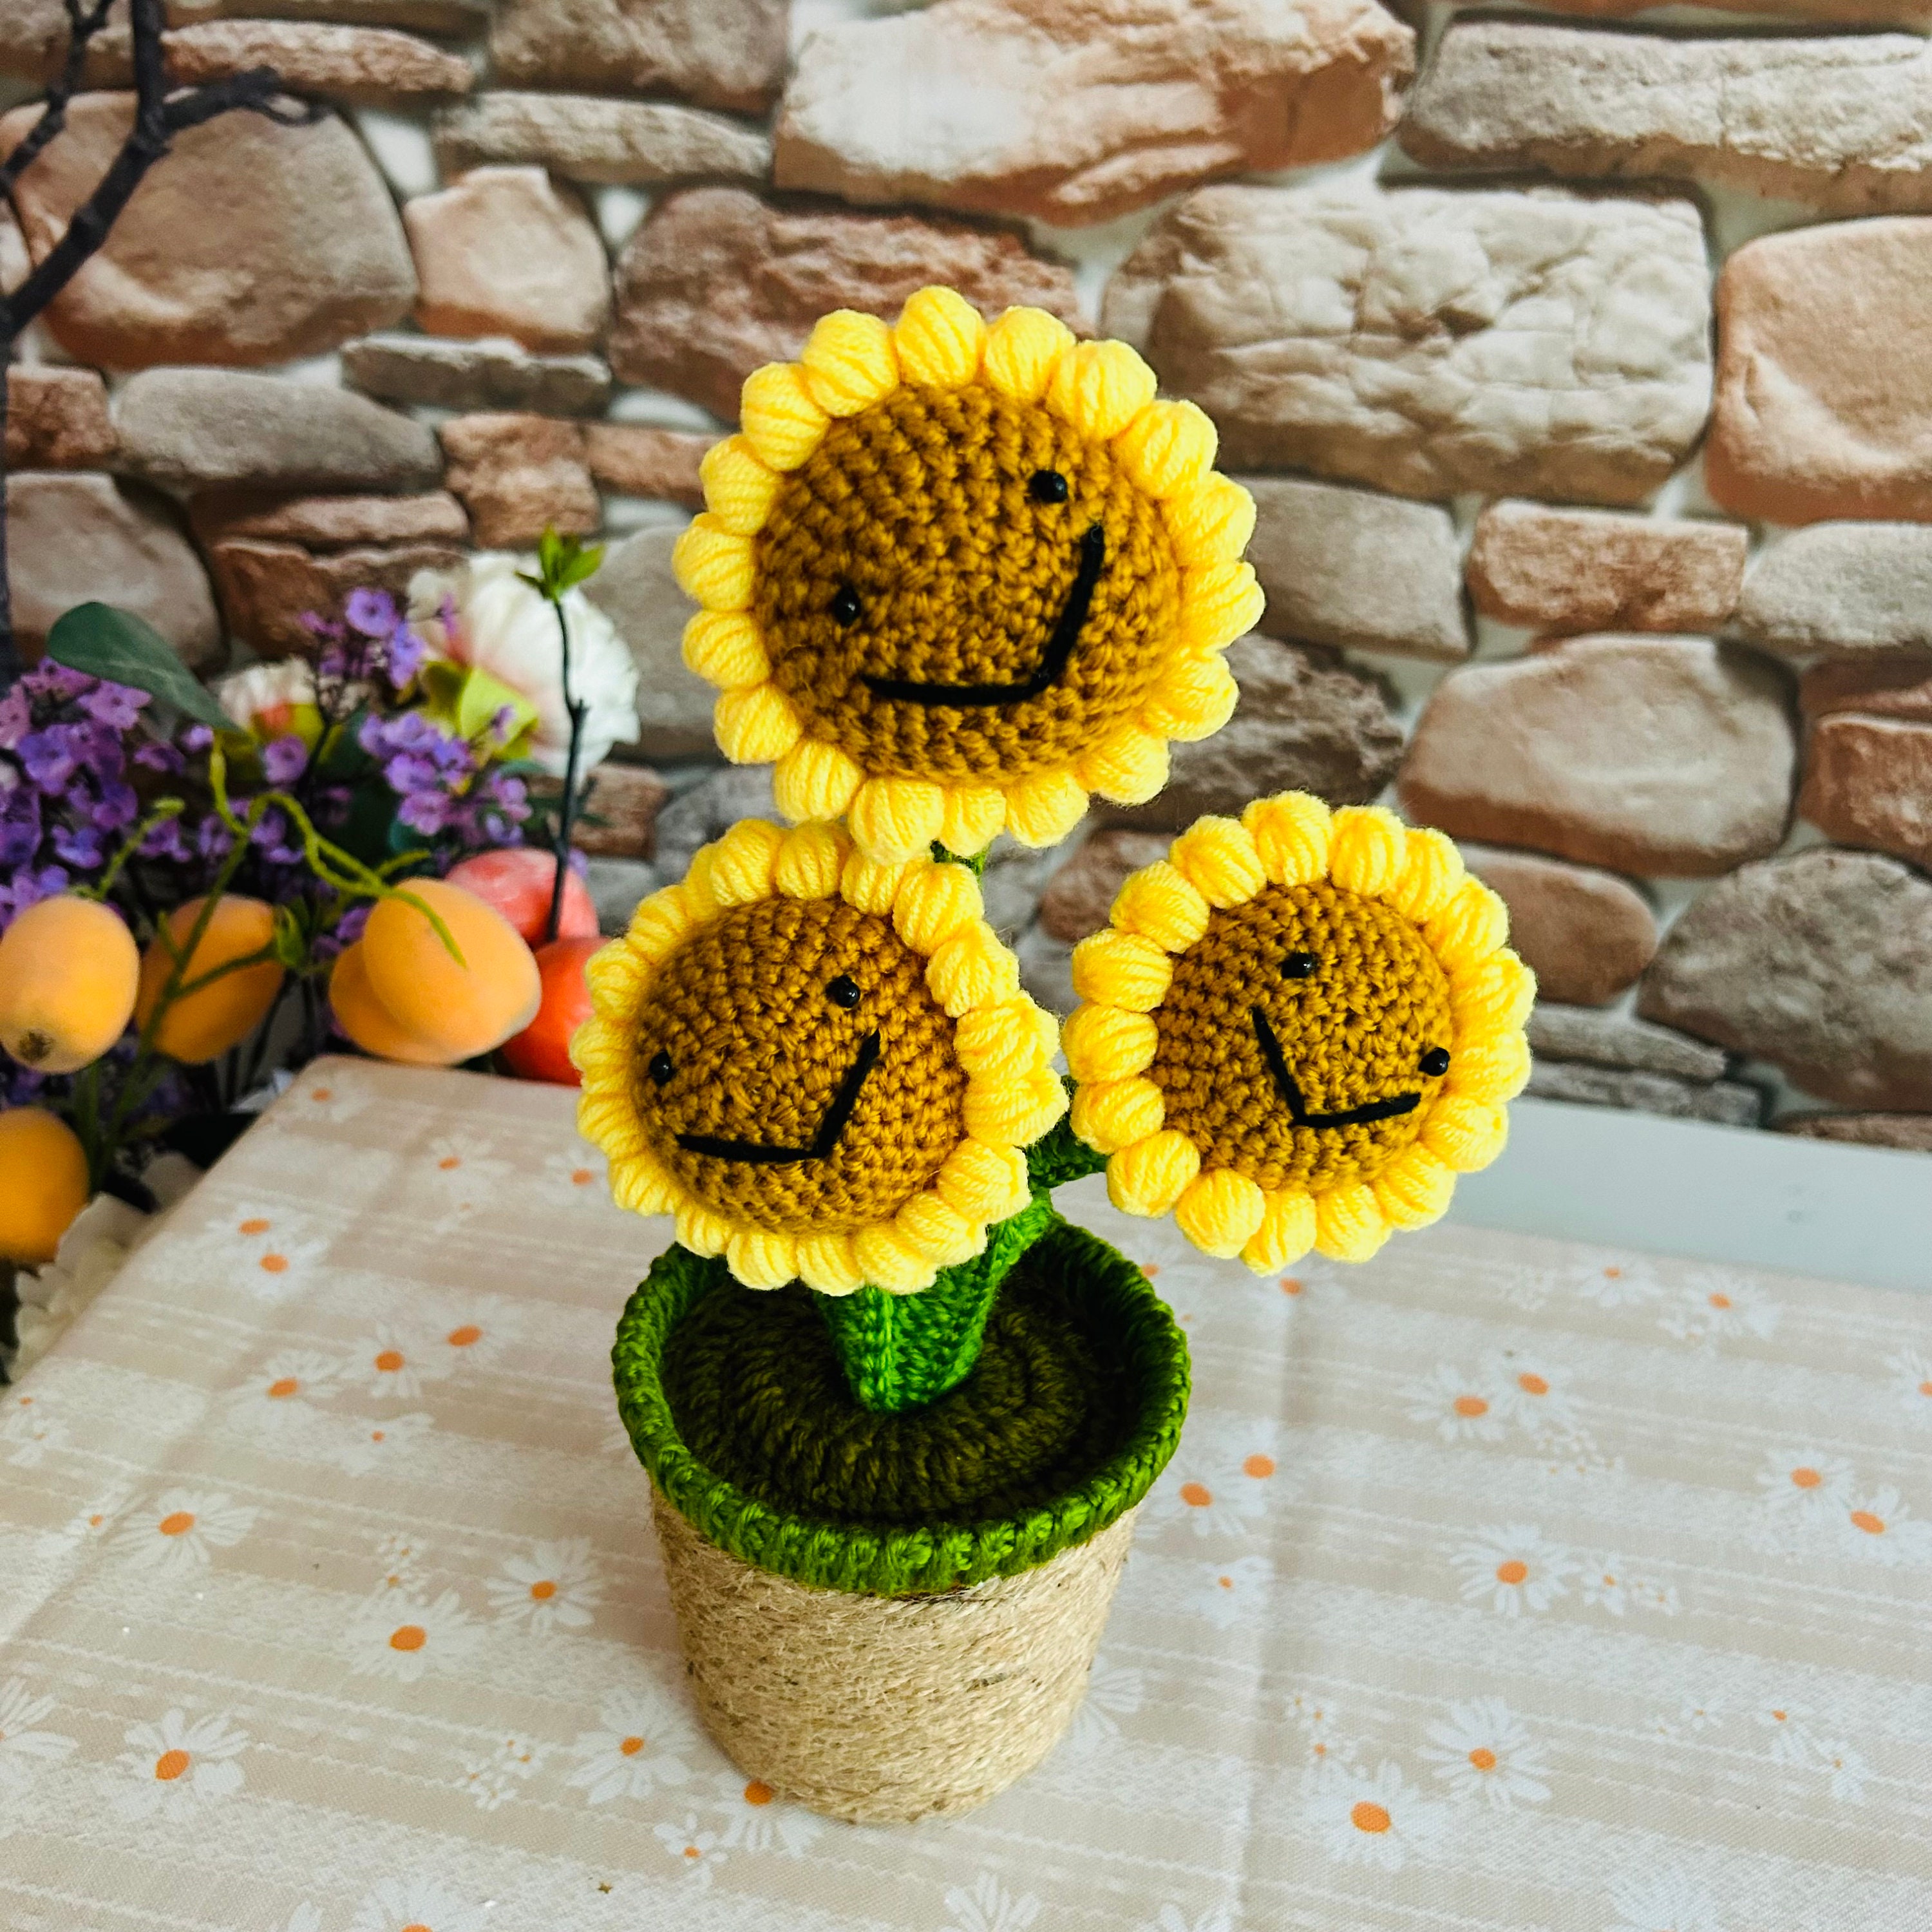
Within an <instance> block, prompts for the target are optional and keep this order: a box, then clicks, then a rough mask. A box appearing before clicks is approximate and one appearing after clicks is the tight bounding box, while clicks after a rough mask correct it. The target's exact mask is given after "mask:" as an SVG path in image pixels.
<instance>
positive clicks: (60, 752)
mask: <svg viewBox="0 0 1932 1932" xmlns="http://www.w3.org/2000/svg"><path fill="white" fill-rule="evenodd" d="M19 750H20V763H21V764H22V765H23V766H25V767H26V773H27V775H28V778H31V779H32V780H33V781H34V784H37V785H38V786H39V787H40V789H41V790H43V791H58V790H61V789H62V787H64V786H65V784H67V781H68V779H70V778H72V777H73V776H74V772H75V771H76V770H77V769H78V768H79V766H80V757H79V756H78V753H79V751H80V733H78V732H77V730H75V729H74V727H73V726H72V725H71V724H50V725H49V726H48V727H47V728H46V730H44V731H29V732H28V733H27V734H26V736H25V737H23V739H21V740H20V746H19Z"/></svg>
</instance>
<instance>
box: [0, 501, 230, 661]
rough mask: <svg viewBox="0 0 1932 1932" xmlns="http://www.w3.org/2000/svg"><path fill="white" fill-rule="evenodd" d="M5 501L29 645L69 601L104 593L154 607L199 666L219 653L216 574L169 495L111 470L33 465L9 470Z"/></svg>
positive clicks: (18, 620) (33, 646) (168, 634)
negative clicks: (127, 481) (125, 483)
mask: <svg viewBox="0 0 1932 1932" xmlns="http://www.w3.org/2000/svg"><path fill="white" fill-rule="evenodd" d="M6 509H7V584H8V587H9V588H10V590H11V591H12V592H13V629H14V633H15V635H16V636H17V637H18V639H19V640H20V644H21V646H22V647H23V649H25V650H26V652H28V654H29V655H37V653H38V652H39V650H40V646H42V645H43V644H44V643H46V635H47V631H48V629H49V626H50V625H52V622H53V621H54V619H55V618H56V617H58V616H60V615H61V613H62V612H63V611H65V610H71V609H72V608H73V607H74V605H75V604H86V603H92V602H95V601H99V602H101V603H104V604H115V605H118V607H120V608H121V609H122V610H131V611H133V613H134V614H135V615H136V616H139V617H145V619H147V620H148V622H149V623H151V624H152V625H154V628H155V629H157V631H160V634H161V635H162V636H163V637H165V638H166V639H167V640H168V642H169V643H171V644H172V645H173V646H174V647H175V650H176V651H177V652H178V653H179V655H180V656H181V661H183V662H184V664H187V666H188V667H190V669H191V670H202V669H205V667H208V666H210V665H211V664H214V663H216V662H217V661H218V660H219V658H220V647H221V627H220V624H219V623H218V622H217V620H216V618H215V614H214V598H213V597H212V596H211V595H209V593H208V577H207V574H206V573H205V571H203V570H202V567H201V562H200V559H199V558H198V557H196V555H195V553H194V551H193V547H191V546H190V544H189V542H188V541H187V538H186V537H184V535H182V534H181V530H180V529H179V528H178V526H177V524H176V523H175V519H174V517H172V515H171V514H169V511H168V510H167V509H166V507H165V506H164V505H162V504H160V503H159V502H156V501H154V499H151V498H150V497H148V496H143V495H139V494H134V493H129V492H127V491H125V490H119V489H117V488H116V487H115V484H114V481H113V478H111V477H107V476H98V475H88V474H86V473H83V472H62V473H59V474H49V473H47V472H40V471H34V470H28V471H26V472H23V473H21V474H20V475H14V476H10V477H8V478H7V499H6Z"/></svg>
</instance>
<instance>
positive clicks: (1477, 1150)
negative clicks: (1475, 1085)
mask: <svg viewBox="0 0 1932 1932" xmlns="http://www.w3.org/2000/svg"><path fill="white" fill-rule="evenodd" d="M1508 1139H1509V1116H1508V1115H1507V1114H1505V1112H1503V1110H1502V1108H1500V1107H1497V1106H1491V1105H1490V1103H1488V1102H1487V1101H1485V1100H1464V1099H1462V1098H1461V1097H1459V1096H1458V1095H1456V1094H1440V1095H1439V1096H1438V1097H1437V1098H1436V1104H1435V1106H1433V1107H1431V1108H1430V1110H1429V1118H1427V1120H1426V1121H1424V1122H1423V1124H1422V1132H1421V1134H1420V1135H1419V1136H1418V1137H1417V1145H1418V1146H1421V1147H1425V1148H1427V1149H1428V1150H1429V1151H1430V1153H1431V1154H1433V1155H1435V1157H1436V1159H1437V1160H1439V1161H1441V1162H1442V1164H1443V1165H1444V1166H1445V1167H1452V1168H1454V1169H1455V1170H1456V1172H1457V1173H1458V1174H1475V1173H1477V1172H1480V1171H1481V1169H1484V1168H1486V1167H1487V1166H1489V1164H1490V1162H1491V1161H1493V1160H1495V1159H1496V1156H1497V1155H1498V1154H1501V1153H1502V1151H1503V1147H1504V1145H1505V1142H1507V1141H1508Z"/></svg>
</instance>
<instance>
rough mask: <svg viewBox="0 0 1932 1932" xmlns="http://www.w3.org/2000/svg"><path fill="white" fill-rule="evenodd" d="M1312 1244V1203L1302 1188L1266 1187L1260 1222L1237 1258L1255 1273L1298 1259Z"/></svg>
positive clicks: (1313, 1239)
mask: <svg viewBox="0 0 1932 1932" xmlns="http://www.w3.org/2000/svg"><path fill="white" fill-rule="evenodd" d="M1314 1245H1315V1202H1314V1201H1313V1198H1312V1197H1311V1196H1310V1195H1309V1194H1308V1193H1307V1190H1305V1189H1303V1188H1300V1187H1283V1188H1271V1189H1269V1190H1268V1191H1267V1199H1266V1202H1265V1205H1264V1207H1263V1208H1262V1224H1261V1226H1259V1228H1258V1229H1256V1231H1255V1232H1254V1234H1253V1237H1252V1238H1250V1241H1249V1242H1248V1244H1247V1247H1244V1249H1243V1250H1241V1259H1242V1260H1243V1261H1244V1262H1247V1265H1249V1267H1250V1268H1253V1270H1254V1271H1255V1272H1256V1274H1274V1273H1275V1272H1276V1271H1277V1270H1278V1269H1280V1268H1287V1267H1289V1266H1291V1265H1292V1264H1293V1263H1295V1262H1298V1261H1299V1260H1301V1258H1302V1256H1304V1255H1305V1254H1306V1253H1307V1252H1308V1251H1309V1250H1310V1248H1312V1247H1314Z"/></svg>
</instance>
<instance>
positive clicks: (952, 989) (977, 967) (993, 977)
mask: <svg viewBox="0 0 1932 1932" xmlns="http://www.w3.org/2000/svg"><path fill="white" fill-rule="evenodd" d="M926 987H927V989H928V990H929V992H931V993H932V997H933V998H935V1000H937V1001H938V1002H939V1004H941V1006H942V1007H944V1008H945V1009H946V1010H947V1014H948V1015H949V1016H950V1017H951V1018H952V1019H959V1017H960V1016H961V1015H962V1014H964V1013H971V1011H972V1010H973V1009H974V1007H991V1006H996V1005H998V1004H999V1002H1000V1001H1002V1000H1010V999H1011V998H1013V996H1014V995H1016V993H1018V992H1019V989H1020V962H1019V960H1018V959H1016V958H1015V957H1014V956H1013V954H1012V953H1010V952H1009V951H1008V950H1007V949H1006V947H1004V946H1002V945H1001V944H1000V942H999V941H998V939H997V938H995V937H994V935H993V930H992V927H990V926H988V925H987V924H986V922H984V921H983V920H979V921H976V922H974V924H973V925H971V926H968V927H967V928H966V929H965V931H964V932H956V933H955V934H954V935H953V937H952V938H950V939H949V940H948V941H947V942H946V943H945V944H944V945H943V946H942V947H940V949H939V950H938V952H937V953H935V954H934V955H933V956H932V958H931V959H929V960H928V961H927V962H926Z"/></svg>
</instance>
